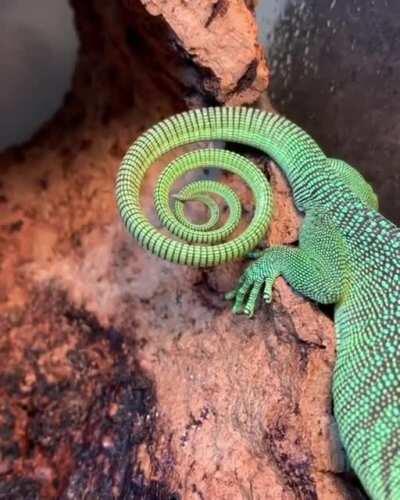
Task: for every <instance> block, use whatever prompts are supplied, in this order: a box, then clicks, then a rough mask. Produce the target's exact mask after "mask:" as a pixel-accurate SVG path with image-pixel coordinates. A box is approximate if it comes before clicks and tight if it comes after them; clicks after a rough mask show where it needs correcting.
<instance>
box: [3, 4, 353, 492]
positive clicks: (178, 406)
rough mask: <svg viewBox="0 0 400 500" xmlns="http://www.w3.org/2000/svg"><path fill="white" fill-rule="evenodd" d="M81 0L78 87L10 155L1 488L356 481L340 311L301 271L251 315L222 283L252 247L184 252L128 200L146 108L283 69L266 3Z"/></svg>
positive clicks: (253, 488) (173, 106)
mask: <svg viewBox="0 0 400 500" xmlns="http://www.w3.org/2000/svg"><path fill="white" fill-rule="evenodd" d="M72 5H73V7H74V9H75V14H76V22H77V29H78V32H79V35H80V38H81V50H80V57H79V61H78V64H77V68H76V74H75V78H74V83H73V88H72V90H71V92H70V94H69V95H68V96H67V98H66V101H65V105H64V106H63V108H62V109H61V110H60V111H59V112H58V113H57V115H56V116H55V117H54V119H53V120H52V121H51V122H50V123H49V124H48V125H47V126H46V127H44V128H43V130H42V131H41V132H40V133H39V134H38V135H37V136H35V137H34V138H33V139H32V140H31V141H30V142H29V143H28V144H26V145H24V146H21V147H18V148H13V149H10V150H9V151H6V152H4V153H2V154H1V155H0V204H1V210H0V264H1V266H0V272H1V281H0V313H1V318H0V352H1V360H2V362H1V366H0V498H4V499H6V498H7V499H20V498H21V499H22V498H24V499H36V498H46V499H47V498H65V499H67V498H68V499H71V498H74V499H75V498H101V499H108V498H121V499H122V498H124V499H125V498H126V499H128V498H129V499H141V498H142V499H171V500H172V499H178V498H182V499H192V498H193V499H216V498H218V499H247V498H254V499H285V500H288V499H296V498H304V499H312V498H320V499H323V500H329V499H332V500H333V499H335V500H337V499H344V498H354V496H351V495H352V494H354V491H355V490H353V489H352V487H351V486H350V483H349V482H348V481H345V480H344V479H343V475H342V474H341V473H342V471H343V464H342V463H343V457H342V455H341V451H340V447H339V444H338V441H337V438H336V435H335V431H334V425H333V420H332V413H331V402H330V396H329V388H330V381H331V372H332V367H333V363H334V332H333V326H332V322H331V320H330V319H329V318H328V317H326V316H325V315H324V314H323V313H322V312H321V311H319V310H318V309H317V308H316V306H315V305H313V304H311V303H309V302H307V301H305V300H304V299H302V298H301V297H299V296H297V295H296V294H294V293H293V292H292V291H291V290H290V288H289V287H288V286H287V285H286V284H285V283H284V282H283V281H282V280H279V281H278V283H277V286H276V288H275V292H274V301H273V304H272V305H270V306H262V307H261V308H260V311H259V312H258V313H257V315H256V317H255V319H253V320H249V319H247V318H245V317H238V316H234V315H233V314H232V313H231V311H230V305H229V304H228V303H227V302H226V301H225V300H224V299H223V293H224V291H226V290H227V289H229V288H231V287H232V286H233V284H234V283H235V280H236V279H237V277H238V276H239V273H240V271H241V270H242V269H243V268H244V266H245V263H238V264H232V265H227V266H223V267H220V268H216V269H210V270H207V271H204V270H203V271H201V270H196V269H189V268H184V267H178V266H175V265H172V264H169V263H165V262H163V261H161V260H159V259H157V258H154V257H152V256H151V255H149V254H148V253H146V252H145V251H143V250H142V249H141V248H139V247H138V245H137V244H136V243H135V241H133V239H132V238H131V237H130V236H129V235H128V234H127V233H126V231H125V230H124V229H123V227H122V225H121V222H120V220H119V217H118V214H117V211H116V206H115V201H114V194H113V185H114V179H115V175H116V171H117V168H118V165H119V162H120V160H121V158H122V156H123V154H124V152H125V150H126V149H127V147H128V146H129V144H130V143H131V142H132V141H133V140H134V139H135V138H136V137H137V136H138V135H139V134H140V133H141V132H142V131H143V130H144V129H145V128H147V127H148V126H149V125H151V124H152V123H154V122H156V121H158V120H160V119H161V118H163V117H166V116H168V115H170V114H172V113H174V112H177V111H179V110H181V109H184V108H185V107H187V106H195V105H199V104H204V103H213V104H217V103H220V104H224V103H229V104H246V103H251V102H253V101H255V100H256V99H257V98H258V97H259V95H260V94H261V92H262V91H263V90H264V89H265V87H266V85H267V82H268V71H267V67H266V63H265V59H264V57H263V54H262V52H261V49H260V47H259V45H258V43H257V32H256V25H255V21H254V15H253V11H252V5H251V4H250V2H245V1H242V0H222V1H221V0H218V1H211V0H199V1H198V2H184V1H180V0H175V1H173V0H151V1H150V0H148V1H147V0H143V1H142V4H140V3H139V2H134V1H129V2H128V1H124V2H122V1H121V2H117V1H116V0H114V1H111V0H110V1H108V2H102V1H100V0H88V1H86V2H79V1H78V0H74V1H73V2H72ZM253 157H254V156H253ZM255 158H256V160H257V161H258V163H259V165H260V168H263V169H264V170H265V173H266V175H268V176H269V177H270V179H271V182H272V185H273V188H274V193H275V205H276V215H275V218H274V221H273V224H272V226H271V229H270V232H269V235H268V238H269V241H270V242H271V243H278V242H283V243H293V242H295V241H296V238H297V228H298V223H299V215H298V214H296V212H295V210H294V208H293V206H292V205H291V201H290V191H289V190H288V188H287V186H286V184H285V181H284V179H283V177H282V176H281V175H280V174H279V171H278V170H277V169H276V168H274V167H273V165H270V164H268V163H267V160H266V159H261V158H260V157H259V156H257V155H256V157H255ZM160 167H161V164H160V165H156V166H155V167H154V169H153V170H152V172H151V174H150V175H149V179H148V183H147V184H146V187H145V189H144V194H143V202H144V206H145V207H146V210H147V211H148V212H149V213H150V216H151V217H153V214H152V200H151V186H152V184H153V183H154V179H155V178H156V176H157V172H159V170H160ZM226 181H227V182H230V183H232V184H235V185H236V181H235V180H233V179H231V178H226ZM236 187H237V189H238V190H239V192H240V193H241V195H242V198H243V203H244V207H245V212H246V214H247V215H246V218H249V217H250V215H251V206H252V200H251V199H250V198H249V196H248V193H247V191H246V189H244V188H243V186H242V185H237V186H236ZM352 492H353V493H352Z"/></svg>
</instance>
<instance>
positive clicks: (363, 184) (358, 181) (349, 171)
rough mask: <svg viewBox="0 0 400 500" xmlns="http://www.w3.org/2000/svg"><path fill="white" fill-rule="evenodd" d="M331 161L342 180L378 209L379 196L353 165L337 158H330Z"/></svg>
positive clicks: (362, 198) (365, 201)
mask: <svg viewBox="0 0 400 500" xmlns="http://www.w3.org/2000/svg"><path fill="white" fill-rule="evenodd" d="M329 162H330V164H331V165H332V167H333V168H334V169H335V171H336V172H337V173H338V174H339V175H340V178H341V180H342V181H343V182H344V183H345V184H346V185H347V187H348V188H349V189H350V190H351V191H353V193H354V194H356V195H357V196H358V197H359V198H360V200H362V201H363V202H364V203H366V204H367V205H368V206H369V207H370V208H373V209H375V210H378V197H377V196H376V194H375V192H374V190H373V189H372V187H371V186H370V185H369V184H368V182H367V181H366V180H365V179H364V177H363V176H362V175H361V174H360V172H358V170H356V169H355V168H353V167H352V166H351V165H349V164H348V163H346V162H345V161H342V160H337V159H336V158H329Z"/></svg>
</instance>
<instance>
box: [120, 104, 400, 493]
mask: <svg viewBox="0 0 400 500" xmlns="http://www.w3.org/2000/svg"><path fill="white" fill-rule="evenodd" d="M203 140H222V141H234V142H239V143H244V144H247V145H250V146H254V147H256V148H258V149H260V150H261V151H263V152H265V153H266V154H268V155H269V156H270V157H272V158H273V159H274V160H275V161H276V162H277V164H278V165H279V166H280V168H281V169H282V170H283V172H284V173H285V175H286V177H287V179H288V181H289V183H290V185H291V187H292V190H293V196H294V199H295V203H296V206H297V207H298V208H299V209H300V210H301V211H304V212H305V218H304V222H303V225H302V228H301V232H300V238H299V246H298V247H284V246H276V247H272V248H268V249H267V250H266V251H264V252H261V253H260V252H259V253H257V255H261V256H260V257H259V258H258V259H257V260H256V261H255V262H253V263H252V264H250V266H249V267H248V268H247V270H246V271H245V273H244V274H243V276H242V277H241V279H240V281H239V284H238V285H237V287H236V288H235V289H234V290H233V291H232V292H230V293H229V294H228V298H231V299H233V300H234V307H233V310H234V312H236V313H246V314H248V315H249V316H251V315H252V314H253V313H254V311H255V307H256V302H257V299H258V296H259V294H260V292H261V290H262V289H263V295H264V299H265V301H266V302H270V301H271V297H272V287H273V284H274V281H275V279H276V278H277V277H278V276H283V277H284V278H285V279H286V280H287V282H288V283H289V284H290V285H291V286H292V287H293V288H294V289H295V290H296V291H297V292H299V293H301V294H303V295H305V296H307V297H309V298H311V299H313V300H315V301H318V302H320V303H334V304H335V326H336V332H337V361H336V366H335V370H334V377H333V399H334V410H335V416H336V419H337V422H338V426H339V431H340V436H341V440H342V442H343V445H344V447H345V450H346V452H347V455H348V459H349V461H350V464H351V466H352V467H353V468H354V470H355V472H356V474H357V475H358V477H359V478H360V480H361V482H362V484H363V485H364V487H365V489H366V490H367V492H368V493H369V495H370V496H371V498H373V499H377V500H382V499H385V500H386V499H388V500H398V499H400V335H399V334H400V231H399V229H398V228H397V227H396V226H394V225H393V224H392V223H391V222H389V221H388V220H386V219H385V218H384V217H383V216H382V215H381V214H379V213H378V212H377V198H376V196H375V194H374V192H373V191H372V189H371V187H370V186H369V185H368V184H367V183H366V182H365V180H364V179H363V177H362V176H361V175H360V174H359V173H358V172H357V171H356V170H355V169H353V168H352V167H350V166H349V165H347V164H346V163H344V162H342V161H340V160H333V159H329V158H327V157H326V156H325V155H324V154H323V152H322V151H321V150H320V148H319V147H318V145H317V144H316V143H315V142H314V141H313V139H312V138H310V137H309V136H308V135H307V134H306V133H305V132H304V131H303V130H301V129H300V128H299V127H297V126H296V125H294V124H293V123H291V122H289V121H288V120H286V119H284V118H282V117H279V116H277V115H274V114H268V113H264V112H261V111H259V110H255V109H252V108H206V109H202V110H196V111H189V112H186V113H183V114H180V115H177V116H174V117H172V118H169V119H167V120H164V121H163V122H161V123H158V124H157V125H155V126H154V127H153V128H151V129H150V130H149V131H147V132H146V133H145V134H143V135H142V136H141V137H139V139H138V140H137V141H136V142H135V143H134V144H133V145H132V146H131V148H130V149H129V150H128V152H127V153H126V155H125V157H124V159H123V161H122V164H121V168H120V170H119V173H118V178H117V201H118V206H119V210H120V213H121V216H122V219H123V221H124V223H125V225H126V227H127V228H128V230H129V232H130V233H131V234H132V235H133V236H134V237H135V238H136V239H137V240H138V242H139V243H140V244H141V245H142V246H143V247H144V248H146V249H148V250H150V251H151V252H152V253H154V254H156V255H158V256H160V257H162V258H164V259H167V260H169V261H171V262H176V263H179V264H188V265H194V266H213V265H216V264H220V263H222V262H227V261H230V260H233V259H239V258H241V257H243V256H245V255H247V254H249V252H250V251H251V249H253V248H254V247H255V246H256V245H257V243H258V242H259V241H260V240H261V239H262V238H263V236H264V235H265V232H266V229H267V226H268V223H269V221H270V218H271V210H272V203H271V196H270V189H269V187H268V184H267V182H266V180H265V178H264V176H263V175H261V172H260V171H259V170H258V169H257V168H256V167H254V166H253V165H251V164H250V163H249V162H248V161H247V160H245V159H243V158H242V157H240V156H238V155H236V154H234V153H230V152H228V151H217V152H216V151H214V150H211V149H206V150H201V151H196V152H195V153H189V154H186V155H183V156H181V157H180V158H178V160H175V162H173V163H172V164H171V165H170V166H168V167H167V169H166V170H165V171H164V173H163V175H162V180H161V181H160V183H159V185H158V186H157V190H156V194H157V197H156V200H155V205H156V208H157V209H158V211H159V213H160V218H161V217H162V218H164V220H165V221H166V226H167V227H168V228H169V230H170V231H171V232H172V233H173V234H174V235H175V239H173V238H167V237H166V236H164V235H163V234H161V233H160V232H159V231H158V230H157V229H156V228H154V227H153V226H152V225H151V224H150V223H149V222H148V220H147V219H146V217H145V216H144V214H143V213H142V211H141V208H140V204H139V191H140V187H141V184H142V181H143V178H144V175H145V173H146V171H147V169H148V168H149V167H150V166H151V165H152V163H153V162H154V161H155V160H156V159H157V158H158V157H159V156H161V155H162V154H164V153H165V152H167V151H169V150H170V149H172V148H175V147H177V146H181V145H184V144H187V143H190V142H196V141H203ZM210 165H211V166H217V167H223V168H225V169H227V170H229V171H230V172H233V173H235V174H238V175H240V176H241V177H242V178H243V179H244V180H245V181H246V182H247V183H248V184H249V186H250V188H251V189H252V191H253V194H254V198H255V204H256V208H255V213H254V218H253V220H252V222H251V223H250V225H249V226H248V228H247V229H246V230H245V231H244V232H243V233H242V234H241V235H239V236H238V237H236V238H235V239H231V240H229V241H227V242H225V243H224V242H221V237H223V238H226V237H228V233H230V231H231V230H232V228H233V227H235V224H236V222H237V221H238V219H239V218H240V208H238V205H237V202H235V201H234V197H232V195H231V193H228V191H224V189H223V188H221V190H220V191H216V188H215V185H211V184H210V189H211V191H210V192H212V193H215V192H217V193H218V194H220V195H221V193H222V196H224V197H225V198H226V199H227V203H228V204H229V206H230V208H231V218H230V219H229V221H227V223H226V224H225V225H222V226H221V227H216V228H214V229H212V228H211V226H212V225H213V223H214V222H215V220H216V213H217V211H218V210H217V208H216V204H215V202H213V198H212V197H211V196H209V194H207V193H206V192H205V189H206V187H207V186H205V185H203V184H202V183H201V182H200V183H199V184H198V185H197V186H196V185H195V186H194V187H193V188H187V189H188V190H187V191H185V192H183V193H182V192H181V193H178V195H177V196H176V198H177V200H176V203H177V204H178V205H179V204H180V203H181V204H182V203H184V201H185V200H188V199H196V200H200V201H203V202H204V203H205V204H206V206H207V207H208V208H209V212H210V220H211V219H212V223H211V222H210V221H209V223H205V224H203V225H200V226H197V227H196V226H195V225H194V224H192V223H190V222H188V221H186V220H185V217H184V213H183V209H182V206H180V207H178V206H177V208H178V218H175V217H174V215H173V212H172V210H171V209H170V205H169V197H170V195H169V192H170V189H171V187H172V185H173V183H174V182H175V179H177V178H178V177H179V176H180V175H182V174H183V173H185V172H187V171H190V170H192V169H193V168H195V166H201V167H204V166H207V167H209V166H210ZM226 226H229V227H228V228H226ZM210 229H211V230H210ZM208 230H210V231H208ZM207 235H209V236H207ZM182 239H186V240H187V241H188V242H189V243H188V242H183V241H181V240H182Z"/></svg>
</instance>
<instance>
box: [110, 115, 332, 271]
mask: <svg viewBox="0 0 400 500" xmlns="http://www.w3.org/2000/svg"><path fill="white" fill-rule="evenodd" d="M205 140H207V141H209V140H222V141H230V142H238V143H242V144H247V145H250V146H254V147H256V148H258V149H260V150H262V151H264V152H265V153H267V154H268V155H269V156H271V157H272V158H274V159H275V160H276V161H277V162H278V164H279V165H280V167H281V168H282V169H283V171H284V172H285V174H286V175H287V177H288V179H289V182H290V183H291V185H292V188H293V190H294V196H295V199H296V201H297V203H298V205H299V206H301V207H302V208H303V207H304V205H306V204H307V203H308V202H309V201H310V200H311V199H312V197H313V196H314V195H313V194H312V189H313V182H312V180H313V173H314V170H317V169H318V170H319V177H320V176H321V166H323V165H324V164H325V163H324V162H326V158H325V156H324V155H323V153H322V152H321V151H320V149H319V147H318V146H317V145H316V143H315V142H314V141H313V140H312V139H311V138H310V137H309V136H308V135H307V134H306V133H305V132H303V131H302V130H301V129H300V128H299V127H297V126H296V125H294V124H293V123H291V122H289V121H288V120H286V119H284V118H282V117H279V116H278V115H275V114H271V113H265V112H262V111H259V110H256V109H253V108H204V109H201V110H195V111H188V112H185V113H181V114H179V115H175V116H173V117H171V118H168V119H166V120H164V121H162V122H160V123H158V124H156V125H155V126H153V127H152V128H150V129H149V130H148V131H147V132H145V133H144V134H143V135H142V136H140V137H139V138H138V139H137V141H136V142H135V143H134V144H133V145H132V146H131V147H130V148H129V150H128V151H127V153H126V155H125V156H124V158H123V160H122V163H121V167H120V169H119V172H118V176H117V181H116V197H117V203H118V208H119V211H120V214H121V217H122V220H123V222H124V224H125V226H126V227H127V229H128V231H129V232H130V233H131V234H132V235H133V236H134V238H135V239H136V240H137V241H138V242H139V244H140V245H141V246H142V247H144V248H145V249H147V250H149V251H150V252H152V253H153V254H155V255H157V256H159V257H161V258H163V259H166V260H168V261H170V262H175V263H178V264H186V265H193V266H201V267H207V266H214V265H217V264H221V263H225V262H229V261H232V260H235V259H240V258H241V257H243V256H244V255H246V254H247V253H248V252H249V251H251V250H252V249H253V248H254V247H255V246H256V245H257V244H258V243H259V241H260V240H261V239H262V237H263V236H264V234H265V232H266V229H267V227H268V224H269V221H270V218H271V211H272V198H271V192H270V187H269V185H268V183H267V181H266V179H265V177H264V175H263V174H262V172H261V171H260V170H259V169H258V168H257V167H256V166H255V165H253V164H252V163H251V162H250V161H249V160H247V159H246V158H244V157H242V156H240V155H238V154H235V153H232V152H229V151H225V150H218V149H202V150H198V151H194V152H190V153H186V154H184V155H182V156H180V157H178V158H177V159H176V160H175V161H173V162H172V163H171V164H169V165H168V166H167V167H166V169H165V170H164V172H163V173H162V175H161V177H160V179H159V181H158V184H157V186H156V189H155V196H154V203H155V208H156V211H157V214H158V216H159V219H160V221H161V223H162V224H163V225H164V226H165V227H166V228H167V229H168V230H169V231H170V232H171V233H172V237H167V236H166V235H164V234H163V233H162V232H160V231H159V230H158V229H157V228H155V227H154V226H153V225H152V224H151V223H150V221H149V220H148V219H147V218H146V216H145V214H144V213H143V211H142V209H141V207H140V201H139V195H140V189H141V186H142V183H143V179H144V176H145V174H146V172H147V170H148V169H149V168H150V167H151V165H152V164H153V163H154V162H155V161H156V160H157V159H158V158H160V157H161V156H162V155H163V154H165V153H167V152H168V151H170V150H171V149H174V148H176V147H179V146H183V145H185V144H188V143H193V142H198V141H205ZM210 166H211V167H220V168H223V169H226V170H227V171H229V172H231V173H234V174H237V175H238V176H240V177H241V178H242V179H243V180H244V181H245V182H246V183H247V184H248V185H249V187H250V188H251V190H252V193H253V196H254V199H255V211H254V217H253V219H252V221H251V223H250V224H249V226H248V227H247V229H245V231H243V233H241V234H240V235H239V236H237V237H236V238H234V239H231V240H229V241H224V240H226V238H229V236H230V235H231V234H232V232H233V231H234V229H235V228H236V227H237V224H238V222H239V220H240V215H241V208H240V202H239V200H238V198H237V196H236V195H235V194H234V193H233V191H232V190H231V189H230V188H228V187H227V186H224V185H222V184H220V183H216V182H214V181H198V182H195V183H193V184H190V185H189V186H187V187H185V188H184V189H183V190H182V191H181V192H179V193H178V194H177V195H175V213H174V212H173V211H172V210H171V208H170V193H171V189H172V187H173V184H174V182H175V181H176V180H177V179H178V178H179V177H181V176H182V175H184V174H186V173H187V172H190V171H192V170H194V169H196V168H199V167H210ZM322 172H323V169H322ZM308 176H310V180H311V184H310V186H311V191H310V192H307V189H305V178H306V177H308ZM210 193H213V194H218V195H220V196H222V197H223V198H224V199H225V202H226V203H227V205H228V207H229V209H230V214H229V217H228V219H227V221H226V223H225V224H224V225H222V226H221V227H217V222H218V206H217V204H216V202H215V200H214V198H213V197H212V196H211V195H210ZM188 200H197V201H201V202H203V203H204V204H205V205H206V207H207V208H208V209H209V214H210V218H209V220H208V221H207V222H206V223H205V224H202V225H195V224H193V223H190V222H189V221H187V220H186V218H185V216H184V211H183V204H184V202H185V201H188ZM182 240H184V241H182Z"/></svg>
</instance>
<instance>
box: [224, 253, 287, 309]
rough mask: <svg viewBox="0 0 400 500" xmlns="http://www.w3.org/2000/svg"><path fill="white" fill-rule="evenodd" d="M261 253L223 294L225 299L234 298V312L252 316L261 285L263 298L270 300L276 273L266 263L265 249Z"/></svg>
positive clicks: (267, 262)
mask: <svg viewBox="0 0 400 500" xmlns="http://www.w3.org/2000/svg"><path fill="white" fill-rule="evenodd" d="M262 253H263V256H262V257H261V258H259V259H258V260H256V261H255V262H253V263H252V264H250V266H249V267H248V268H247V269H246V271H245V272H244V274H243V275H242V276H241V277H240V279H239V282H238V284H237V286H236V287H235V288H234V289H233V290H232V291H231V292H229V293H227V294H226V295H225V298H226V299H228V300H234V305H233V308H232V311H233V312H234V313H235V314H240V313H244V314H247V316H249V317H252V316H253V315H254V312H255V310H256V307H257V302H258V297H259V295H260V292H261V289H262V287H263V286H264V294H263V296H264V300H265V302H267V303H269V302H271V299H272V285H273V284H274V281H275V279H276V277H277V275H278V274H277V273H276V272H275V271H274V270H273V268H271V266H270V265H268V264H269V260H270V259H269V258H268V256H267V254H266V253H265V251H264V252H262Z"/></svg>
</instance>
